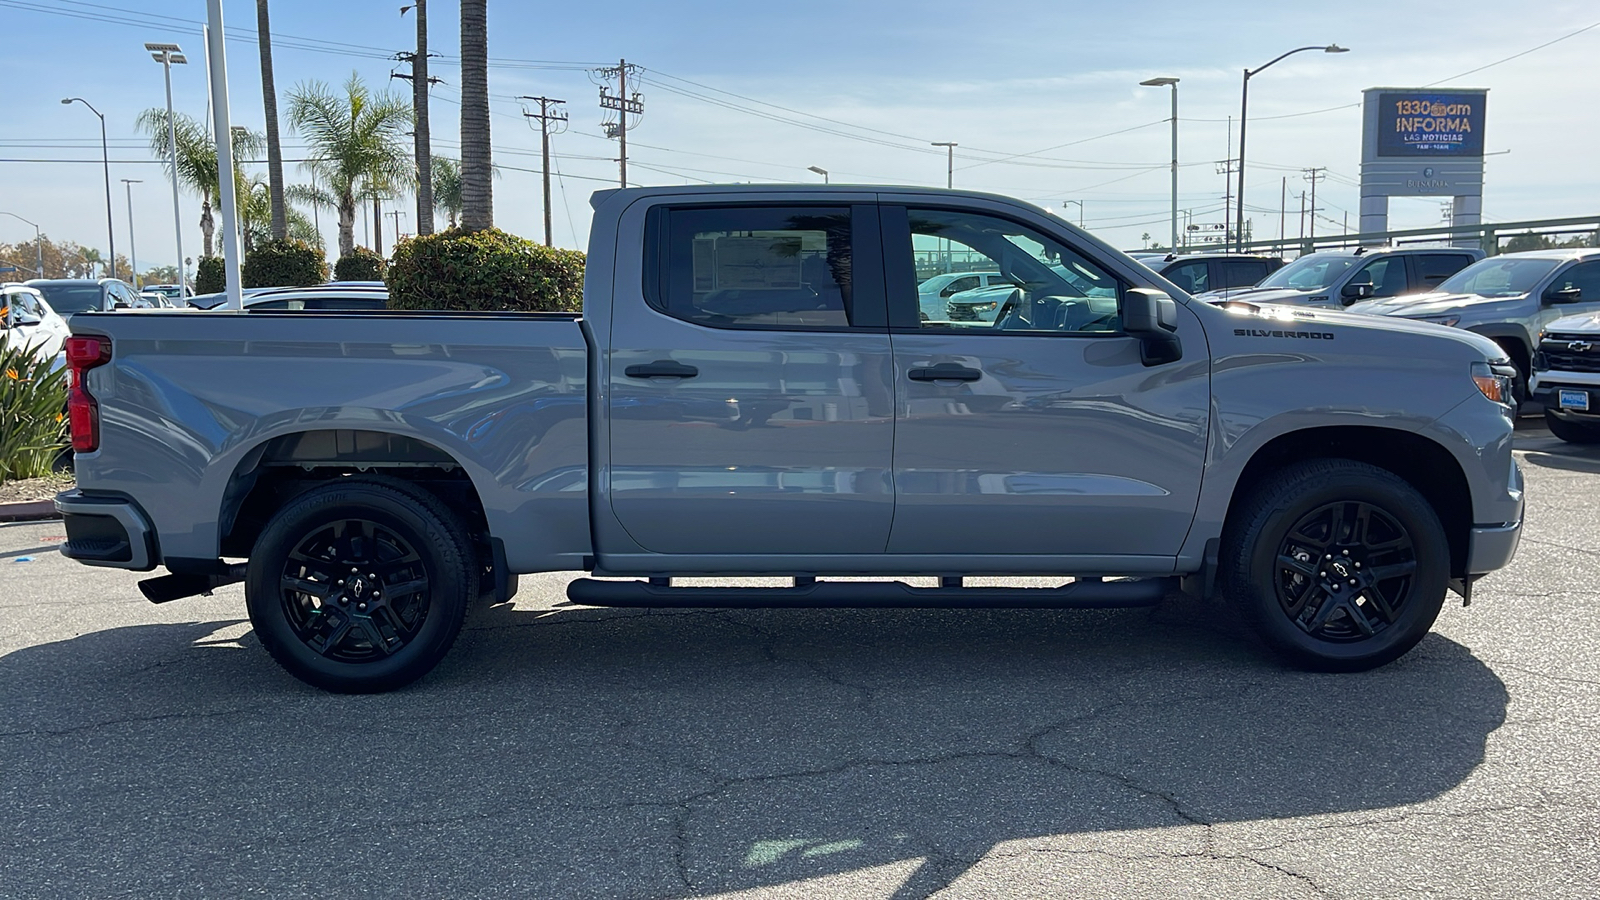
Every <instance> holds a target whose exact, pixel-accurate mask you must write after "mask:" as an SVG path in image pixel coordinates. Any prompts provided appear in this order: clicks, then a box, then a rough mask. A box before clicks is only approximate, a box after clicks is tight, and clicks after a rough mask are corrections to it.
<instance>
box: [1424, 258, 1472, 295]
mask: <svg viewBox="0 0 1600 900" xmlns="http://www.w3.org/2000/svg"><path fill="white" fill-rule="evenodd" d="M1411 259H1412V261H1413V262H1414V263H1415V264H1416V266H1417V278H1418V279H1419V280H1421V282H1422V287H1427V288H1431V287H1433V286H1435V285H1437V284H1438V283H1439V282H1441V281H1443V280H1445V279H1446V278H1449V277H1450V276H1451V275H1454V274H1455V273H1457V272H1459V271H1461V270H1462V269H1465V268H1466V267H1467V266H1468V265H1470V264H1471V263H1472V257H1470V256H1468V255H1467V254H1465V253H1419V254H1417V255H1416V256H1413V257H1411Z"/></svg>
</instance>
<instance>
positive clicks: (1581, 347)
mask: <svg viewBox="0 0 1600 900" xmlns="http://www.w3.org/2000/svg"><path fill="white" fill-rule="evenodd" d="M1567 349H1568V350H1571V351H1572V352H1573V353H1588V352H1589V351H1590V350H1593V349H1594V345H1593V344H1591V343H1589V342H1588V341H1573V342H1572V343H1570V344H1568V345H1567Z"/></svg>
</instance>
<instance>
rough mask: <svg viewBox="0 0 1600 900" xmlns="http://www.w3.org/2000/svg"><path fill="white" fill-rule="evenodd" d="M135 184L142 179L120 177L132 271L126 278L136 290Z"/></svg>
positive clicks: (140, 182) (137, 269) (137, 287)
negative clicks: (125, 206)
mask: <svg viewBox="0 0 1600 900" xmlns="http://www.w3.org/2000/svg"><path fill="white" fill-rule="evenodd" d="M136 184H144V179H142V178H124V179H122V186H123V189H124V190H126V191H127V192H128V265H130V266H132V267H133V271H132V272H130V273H128V274H129V278H128V280H129V281H132V282H133V289H134V290H136V291H137V290H138V289H139V249H138V247H139V245H138V244H137V243H135V242H134V240H133V186H134V185H136ZM182 293H183V292H182V291H179V294H180V295H181V294H182ZM180 299H181V298H180Z"/></svg>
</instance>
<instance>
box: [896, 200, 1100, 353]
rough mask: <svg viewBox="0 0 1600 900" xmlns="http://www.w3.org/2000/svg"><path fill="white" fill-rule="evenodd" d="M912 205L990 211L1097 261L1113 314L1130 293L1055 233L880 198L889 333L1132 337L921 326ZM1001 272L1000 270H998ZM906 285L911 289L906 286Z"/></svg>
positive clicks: (1096, 332)
mask: <svg viewBox="0 0 1600 900" xmlns="http://www.w3.org/2000/svg"><path fill="white" fill-rule="evenodd" d="M913 206H914V207H915V208H916V209H919V210H924V209H925V210H931V211H933V212H950V213H962V214H965V215H978V216H988V217H989V218H992V219H1000V220H1002V221H1006V222H1010V223H1011V224H1013V225H1016V226H1017V227H1019V228H1026V229H1028V230H1030V231H1037V232H1041V233H1043V234H1045V235H1047V236H1049V237H1050V238H1052V239H1054V240H1056V241H1059V242H1060V243H1061V244H1062V245H1064V246H1066V247H1068V248H1069V249H1071V250H1072V251H1073V252H1074V253H1077V254H1078V255H1079V256H1082V257H1083V258H1084V259H1085V260H1088V261H1089V262H1092V263H1094V264H1095V266H1096V267H1097V268H1099V269H1100V270H1101V271H1102V272H1104V273H1105V274H1106V276H1107V277H1109V278H1111V279H1112V280H1113V281H1115V282H1116V283H1117V314H1118V315H1119V316H1120V315H1121V314H1122V298H1123V296H1124V295H1125V294H1126V293H1127V292H1128V289H1129V287H1130V286H1129V284H1128V283H1127V281H1126V280H1125V279H1123V278H1122V276H1120V275H1118V274H1117V273H1116V272H1113V271H1111V269H1110V268H1108V267H1106V266H1104V265H1102V264H1100V263H1098V262H1096V261H1095V259H1094V257H1093V256H1092V255H1090V254H1088V253H1085V252H1083V250H1082V249H1080V248H1079V246H1078V245H1077V243H1076V242H1073V241H1069V240H1065V239H1063V238H1062V237H1061V236H1060V235H1059V234H1057V233H1055V232H1052V231H1049V230H1048V229H1044V228H1041V227H1039V226H1037V225H1032V224H1029V223H1027V222H1023V221H1021V220H1019V219H1017V218H1016V217H1015V216H1009V215H1005V214H1002V213H998V212H995V211H994V210H990V209H974V208H972V207H968V206H961V205H958V204H950V203H916V204H906V203H899V202H895V203H879V204H878V224H879V226H880V227H881V228H882V229H883V258H882V268H883V280H884V294H885V296H884V300H885V302H886V303H887V304H888V307H889V332H890V333H891V334H926V335H946V336H948V335H957V334H973V335H984V336H992V337H1039V338H1094V339H1102V338H1128V337H1132V335H1129V334H1128V333H1127V332H1126V331H1123V330H1121V329H1120V328H1119V329H1118V330H1116V331H1006V330H1005V329H1002V328H960V329H954V328H953V329H950V330H949V331H935V330H930V329H926V328H923V327H922V321H921V319H920V318H919V317H918V313H919V312H920V307H919V306H918V304H917V302H916V297H917V270H916V265H915V264H914V263H913V262H912V260H913V259H914V251H913V250H912V244H911V209H912V208H913ZM893 259H902V260H904V261H905V263H904V265H901V264H894V265H891V264H890V260H893ZM1001 277H1004V273H1001ZM908 290H909V293H907V291H908ZM897 293H898V295H899V296H903V297H909V298H910V301H909V303H901V304H900V305H898V306H897V305H896V304H895V301H894V298H895V296H896V295H897Z"/></svg>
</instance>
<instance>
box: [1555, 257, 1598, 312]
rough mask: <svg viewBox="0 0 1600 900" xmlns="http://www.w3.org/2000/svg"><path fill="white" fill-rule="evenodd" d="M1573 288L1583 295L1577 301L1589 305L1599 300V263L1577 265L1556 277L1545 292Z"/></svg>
mask: <svg viewBox="0 0 1600 900" xmlns="http://www.w3.org/2000/svg"><path fill="white" fill-rule="evenodd" d="M1569 287H1575V288H1577V289H1578V290H1580V291H1582V292H1583V293H1582V294H1581V295H1579V297H1578V299H1579V300H1583V301H1586V302H1589V303H1593V302H1595V301H1597V300H1600V262H1590V263H1579V264H1577V265H1575V266H1573V267H1572V268H1570V269H1568V270H1566V271H1565V272H1562V273H1560V274H1558V275H1556V277H1555V280H1554V281H1552V282H1551V283H1550V287H1548V288H1546V289H1545V291H1546V293H1548V292H1549V291H1553V290H1554V291H1559V290H1561V289H1562V288H1569Z"/></svg>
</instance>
